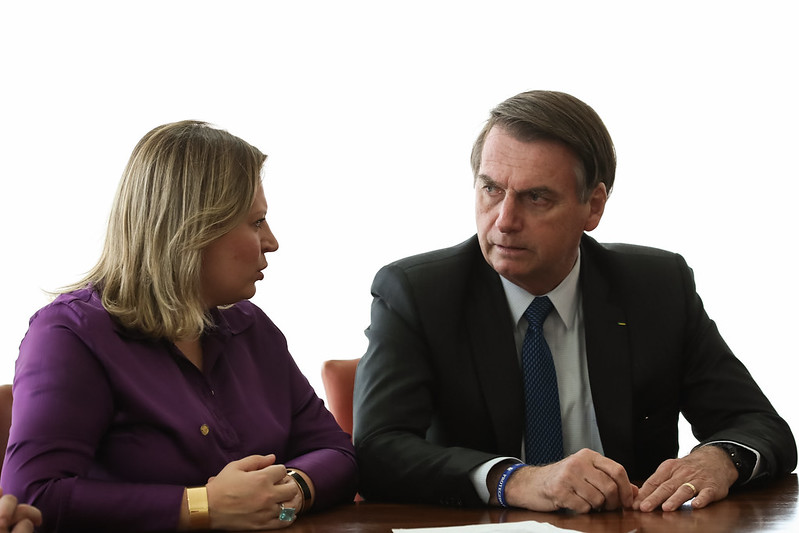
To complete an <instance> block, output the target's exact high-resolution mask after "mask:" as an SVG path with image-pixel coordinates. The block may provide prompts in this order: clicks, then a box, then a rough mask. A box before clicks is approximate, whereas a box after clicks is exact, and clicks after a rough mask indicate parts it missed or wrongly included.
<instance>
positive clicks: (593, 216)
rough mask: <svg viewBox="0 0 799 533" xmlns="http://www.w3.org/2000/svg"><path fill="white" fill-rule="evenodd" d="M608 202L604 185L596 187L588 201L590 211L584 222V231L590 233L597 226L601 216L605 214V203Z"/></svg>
mask: <svg viewBox="0 0 799 533" xmlns="http://www.w3.org/2000/svg"><path fill="white" fill-rule="evenodd" d="M607 201H608V190H607V188H606V187H605V184H604V183H600V184H599V185H597V186H596V187H595V188H594V190H593V191H592V192H591V197H590V198H589V199H588V205H589V208H590V211H589V213H588V218H587V219H586V221H585V228H584V229H585V231H591V230H593V229H596V227H597V226H599V221H600V220H601V219H602V214H603V213H604V212H605V203H607Z"/></svg>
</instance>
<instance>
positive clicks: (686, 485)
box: [680, 482, 697, 497]
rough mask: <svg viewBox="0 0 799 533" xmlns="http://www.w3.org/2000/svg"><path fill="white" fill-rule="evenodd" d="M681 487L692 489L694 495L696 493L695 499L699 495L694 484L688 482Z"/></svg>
mask: <svg viewBox="0 0 799 533" xmlns="http://www.w3.org/2000/svg"><path fill="white" fill-rule="evenodd" d="M680 486H681V487H688V488H689V489H691V492H693V493H694V497H696V495H697V490H696V487H694V486H693V484H692V483H688V482H686V483H683V484H682V485H680Z"/></svg>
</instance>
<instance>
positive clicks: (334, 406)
mask: <svg viewBox="0 0 799 533" xmlns="http://www.w3.org/2000/svg"><path fill="white" fill-rule="evenodd" d="M358 361H360V359H331V360H329V361H325V362H324V363H322V384H323V385H324V387H325V394H326V395H327V407H328V409H330V412H331V413H333V418H335V419H336V422H338V425H339V426H341V429H343V430H344V431H346V432H347V433H349V434H350V435H352V393H353V390H354V389H355V369H356V368H357V366H358Z"/></svg>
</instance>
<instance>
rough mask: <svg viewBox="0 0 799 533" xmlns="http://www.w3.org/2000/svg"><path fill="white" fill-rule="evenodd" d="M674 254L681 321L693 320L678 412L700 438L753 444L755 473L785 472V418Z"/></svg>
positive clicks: (789, 439) (791, 451) (789, 444)
mask: <svg viewBox="0 0 799 533" xmlns="http://www.w3.org/2000/svg"><path fill="white" fill-rule="evenodd" d="M678 257H679V256H678ZM679 260H680V262H681V266H682V272H683V273H684V283H685V286H686V287H687V288H688V290H687V291H686V292H687V294H688V295H689V296H688V299H687V304H686V308H687V311H686V314H687V323H688V324H695V327H693V328H689V331H690V334H689V335H688V336H687V338H686V347H685V354H686V358H685V363H686V368H685V371H684V372H683V374H682V375H683V384H682V391H683V393H682V395H681V396H682V398H681V410H682V412H683V415H684V416H685V418H686V420H687V421H688V422H689V423H690V424H691V427H692V430H693V433H694V435H695V436H696V438H697V439H698V440H699V441H700V444H704V443H707V442H713V441H732V442H738V443H741V444H744V445H745V446H748V447H749V448H752V449H755V450H757V451H758V452H759V453H760V454H761V461H762V465H761V468H760V470H759V473H758V475H757V478H756V479H758V480H760V481H764V480H767V479H768V478H773V477H775V476H778V475H784V474H787V473H789V472H791V471H792V470H793V469H794V467H795V466H796V443H795V441H794V437H793V434H792V433H791V430H790V428H789V427H788V424H787V423H786V422H785V420H783V419H782V418H781V417H780V416H779V415H778V414H777V412H776V411H775V409H774V407H773V406H772V405H771V403H770V402H769V400H768V399H767V398H766V396H765V394H764V393H763V391H762V390H761V389H760V387H759V386H758V385H757V383H756V382H755V380H754V379H753V378H752V376H751V374H750V373H749V371H748V370H747V369H746V367H745V366H744V365H743V363H741V361H740V360H739V359H738V358H736V357H735V356H734V355H733V353H732V351H731V350H730V348H729V347H728V346H727V344H726V343H725V342H724V340H723V339H722V337H721V335H720V333H719V331H718V329H717V327H716V324H715V323H714V322H713V321H712V320H711V319H710V318H709V317H708V316H707V314H706V312H705V310H704V307H703V305H702V302H701V299H700V298H699V296H698V295H697V293H696V290H695V285H694V280H693V275H692V272H691V270H690V269H689V268H688V266H687V265H686V264H685V263H684V261H683V260H682V258H681V257H679ZM752 481H754V480H752Z"/></svg>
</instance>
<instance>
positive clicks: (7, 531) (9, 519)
mask: <svg viewBox="0 0 799 533" xmlns="http://www.w3.org/2000/svg"><path fill="white" fill-rule="evenodd" d="M40 525H42V513H41V512H39V510H38V509H37V508H36V507H33V506H31V505H27V504H24V503H18V502H17V498H16V497H15V496H13V495H11V494H6V495H3V489H0V533H32V532H33V528H34V527H35V526H40Z"/></svg>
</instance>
